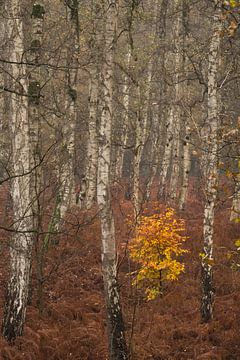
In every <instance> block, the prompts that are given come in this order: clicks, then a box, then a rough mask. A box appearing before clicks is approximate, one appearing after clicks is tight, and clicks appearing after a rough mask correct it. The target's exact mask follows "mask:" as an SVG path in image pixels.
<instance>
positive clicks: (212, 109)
mask: <svg viewBox="0 0 240 360" xmlns="http://www.w3.org/2000/svg"><path fill="white" fill-rule="evenodd" d="M214 3H215V8H214V14H213V20H212V28H213V33H212V36H211V38H210V48H209V55H208V79H207V81H208V97H207V107H208V116H207V120H206V124H205V129H204V130H205V138H204V145H203V148H204V153H203V155H202V166H203V174H204V181H205V207H204V225H203V238H204V246H203V253H202V303H201V316H202V321H203V322H208V321H209V320H211V319H212V317H213V300H214V290H213V270H212V263H213V232H214V229H213V225H214V209H215V202H216V195H217V184H218V166H217V162H218V139H217V132H218V124H219V101H218V84H217V75H218V70H219V52H220V43H221V27H222V25H221V6H220V4H219V2H218V1H217V0H216V1H215V2H214Z"/></svg>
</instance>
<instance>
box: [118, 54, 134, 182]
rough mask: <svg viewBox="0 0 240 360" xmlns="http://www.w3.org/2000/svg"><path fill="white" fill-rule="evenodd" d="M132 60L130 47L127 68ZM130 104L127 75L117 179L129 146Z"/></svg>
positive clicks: (126, 78)
mask: <svg viewBox="0 0 240 360" xmlns="http://www.w3.org/2000/svg"><path fill="white" fill-rule="evenodd" d="M130 62H131V49H130V47H129V48H128V52H127V64H126V65H127V69H129V66H130ZM129 104H130V83H129V77H128V76H127V75H126V76H125V77H124V86H123V118H122V128H121V134H120V146H119V147H118V152H117V156H116V179H121V178H122V174H123V160H124V154H125V148H126V146H127V140H128V126H129Z"/></svg>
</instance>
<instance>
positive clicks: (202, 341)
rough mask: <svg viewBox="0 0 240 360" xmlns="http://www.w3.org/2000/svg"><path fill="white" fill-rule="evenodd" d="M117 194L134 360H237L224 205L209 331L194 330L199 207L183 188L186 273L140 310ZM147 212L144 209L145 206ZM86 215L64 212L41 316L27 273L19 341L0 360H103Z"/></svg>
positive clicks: (236, 278) (239, 295) (230, 230)
mask: <svg viewBox="0 0 240 360" xmlns="http://www.w3.org/2000/svg"><path fill="white" fill-rule="evenodd" d="M123 193H124V192H123V190H122V188H121V187H120V186H119V187H118V186H116V187H115V188H114V190H113V200H114V214H115V219H116V235H117V244H118V254H119V264H120V265H119V267H120V268H119V278H120V285H121V296H122V307H123V313H124V318H125V323H126V333H127V340H128V343H130V348H131V352H132V357H133V359H135V360H150V359H154V360H168V359H169V360H171V359H176V360H177V359H178V360H184V359H188V360H194V359H196V360H197V359H198V360H214V359H215V360H217V359H219V360H220V359H222V360H238V359H240V341H239V328H240V273H239V272H234V271H232V269H231V261H230V260H229V259H228V257H227V254H228V252H229V250H231V249H233V248H234V239H237V238H239V230H240V226H239V225H237V224H231V223H230V222H229V220H228V218H229V206H230V205H229V204H227V203H224V204H222V203H219V205H218V207H217V212H216V225H215V244H216V245H215V264H214V274H215V275H214V282H215V287H216V289H215V291H216V299H215V312H214V320H213V321H212V322H211V323H210V324H201V322H200V316H199V306H200V261H199V253H200V252H201V241H202V204H201V202H200V199H198V197H197V191H196V192H195V191H194V182H192V183H191V186H190V190H189V194H188V201H187V207H186V210H185V211H184V212H182V213H181V214H180V215H181V217H183V218H184V219H185V220H186V226H187V235H188V236H189V240H188V241H187V243H186V247H187V248H188V249H189V250H190V252H189V253H187V254H186V255H184V261H185V265H186V270H185V273H184V274H183V275H181V277H180V280H179V281H177V282H175V283H171V284H167V285H166V286H165V288H164V294H163V296H162V297H161V298H160V297H159V298H157V299H156V300H154V301H149V302H146V301H145V300H144V296H143V293H141V292H139V291H137V290H136V289H135V288H133V287H132V286H131V277H130V276H129V275H128V273H129V272H130V271H132V270H133V269H134V265H133V264H132V263H131V262H130V261H129V259H128V257H127V251H126V245H127V242H128V240H129V238H130V234H129V228H128V226H127V224H126V219H127V215H129V214H131V211H132V205H131V202H130V201H129V200H125V199H124V196H123ZM5 199H6V188H5V189H2V191H1V193H0V200H1V206H2V209H1V211H0V213H1V214H0V215H1V218H2V219H3V217H4V216H5V209H6V202H5ZM148 206H149V207H151V206H152V205H151V204H150V205H148ZM91 217H94V210H93V211H92V212H91V213H90V212H88V213H87V212H83V211H82V212H80V211H79V210H78V208H74V209H72V214H69V217H68V222H67V223H66V228H65V233H64V234H62V235H61V236H59V244H58V245H53V246H51V248H50V250H49V252H48V254H47V258H46V264H45V273H46V274H49V272H50V271H51V270H52V269H53V271H52V274H51V276H50V277H49V278H47V281H46V283H45V285H44V308H43V311H42V313H39V311H38V308H37V285H38V281H37V276H36V268H35V266H34V271H33V300H32V304H31V305H29V306H28V309H27V321H26V327H25V331H24V336H23V337H22V338H19V339H17V340H16V342H15V344H14V345H11V346H10V345H8V344H7V343H6V342H5V340H3V339H2V338H1V339H0V359H3V360H10V359H11V360H68V359H74V360H77V359H79V360H80V359H81V360H87V359H88V360H105V359H107V335H106V314H105V306H104V296H103V283H102V277H101V257H100V249H101V242H100V229H99V222H98V220H97V218H94V220H93V221H92V222H91V224H90V225H85V226H80V227H77V226H74V224H75V223H77V222H79V223H80V224H82V223H84V222H88V219H91ZM8 237H9V233H7V232H5V231H2V230H1V240H2V246H1V255H0V256H1V263H0V282H1V289H0V291H1V297H0V300H1V302H0V305H1V307H0V309H1V317H2V315H3V303H4V292H5V287H6V282H7V266H8V257H7V246H6V245H7V238H8Z"/></svg>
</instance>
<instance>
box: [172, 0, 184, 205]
mask: <svg viewBox="0 0 240 360" xmlns="http://www.w3.org/2000/svg"><path fill="white" fill-rule="evenodd" d="M174 11H175V13H176V17H177V18H176V20H175V21H174V23H175V24H174V32H173V33H174V47H175V49H174V57H175V59H174V65H175V69H174V76H173V82H174V90H173V92H174V99H173V104H172V107H173V116H174V132H173V149H172V150H173V151H172V171H171V177H170V186H169V200H170V202H171V204H175V201H176V198H177V196H178V184H179V175H180V129H181V118H182V108H181V97H182V90H183V88H182V84H181V83H180V79H181V76H182V72H183V50H184V49H183V0H175V2H174Z"/></svg>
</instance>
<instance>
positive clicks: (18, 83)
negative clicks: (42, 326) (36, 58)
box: [3, 0, 33, 341]
mask: <svg viewBox="0 0 240 360" xmlns="http://www.w3.org/2000/svg"><path fill="white" fill-rule="evenodd" d="M6 11H7V14H8V21H7V28H8V33H9V44H10V45H9V46H10V56H9V59H10V61H11V76H12V79H13V81H15V82H14V83H13V85H12V86H13V89H14V90H15V91H16V93H12V94H11V112H12V116H11V118H10V126H11V131H12V135H11V138H12V169H13V174H14V176H16V177H15V178H14V179H12V183H11V195H12V201H13V223H14V227H15V230H16V232H15V233H14V235H13V236H12V239H11V244H10V279H9V282H8V291H7V298H6V304H5V313H4V319H3V336H4V337H5V338H6V339H7V340H8V341H13V340H14V339H15V338H16V337H17V336H20V335H22V333H23V326H24V322H25V313H26V305H27V299H28V289H29V276H30V267H31V253H32V244H33V242H32V235H31V233H30V232H29V231H30V230H32V216H31V215H32V214H31V204H30V203H31V198H30V191H29V190H30V144H29V123H28V98H27V93H28V82H27V69H26V65H25V64H24V63H22V59H23V56H24V35H23V20H22V18H21V16H22V11H21V6H20V1H19V0H9V1H8V3H7V5H6ZM19 63H21V65H19ZM24 174H25V175H24ZM18 175H19V176H18Z"/></svg>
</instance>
